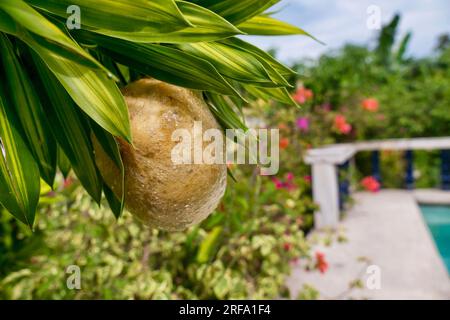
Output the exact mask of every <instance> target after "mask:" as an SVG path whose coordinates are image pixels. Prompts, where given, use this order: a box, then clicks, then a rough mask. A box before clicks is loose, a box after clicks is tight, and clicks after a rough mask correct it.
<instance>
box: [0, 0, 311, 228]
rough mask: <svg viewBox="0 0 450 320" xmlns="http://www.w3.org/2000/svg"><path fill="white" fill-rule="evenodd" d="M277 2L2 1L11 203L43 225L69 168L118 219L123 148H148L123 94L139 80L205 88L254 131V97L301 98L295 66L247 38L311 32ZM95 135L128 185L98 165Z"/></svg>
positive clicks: (221, 108)
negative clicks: (137, 136)
mask: <svg viewBox="0 0 450 320" xmlns="http://www.w3.org/2000/svg"><path fill="white" fill-rule="evenodd" d="M277 2H279V1H278V0H242V1H235V0H219V1H211V0H192V1H176V0H151V1H150V0H99V1H91V0H2V1H1V2H0V52H1V59H0V65H1V68H0V70H1V72H0V79H1V82H0V83H1V85H0V124H1V125H0V147H1V153H0V203H1V204H2V205H3V206H4V207H5V209H6V210H7V211H9V212H10V213H11V214H12V215H14V217H16V218H17V219H19V220H20V221H21V222H23V223H25V224H26V225H28V226H29V227H31V228H32V227H33V225H34V221H35V212H36V207H37V204H38V200H39V190H40V185H41V179H42V181H44V182H45V183H46V184H48V185H49V186H54V181H55V175H56V172H57V171H58V170H59V171H61V172H62V173H63V174H64V175H65V176H67V175H68V173H69V171H73V173H74V174H75V175H76V176H77V177H78V179H79V181H80V183H81V185H82V186H83V188H84V189H85V190H86V191H87V193H88V194H89V195H90V196H91V197H92V199H93V200H94V201H95V202H97V203H101V199H102V196H103V195H104V196H105V198H106V199H107V202H108V203H109V205H110V207H111V210H112V211H113V213H114V215H115V216H116V217H119V216H120V215H121V213H122V211H123V208H124V206H125V205H126V202H127V200H130V201H131V200H132V199H127V198H128V197H127V190H126V187H127V184H125V181H127V179H129V178H130V176H132V172H131V171H130V170H131V169H130V166H129V163H127V161H124V158H123V156H122V155H123V154H122V153H121V152H122V151H123V148H124V146H125V147H126V148H135V147H137V148H138V147H141V146H140V145H134V141H135V140H134V139H133V138H134V137H133V134H132V133H135V132H134V129H135V128H133V123H130V119H129V112H128V108H127V104H126V102H125V99H124V97H123V94H122V92H121V89H122V88H123V87H125V86H126V85H127V84H129V83H131V82H133V81H135V80H138V79H140V78H143V77H151V78H154V79H157V80H159V81H162V82H166V83H169V84H172V85H175V86H179V87H184V88H186V89H189V90H194V91H196V93H198V94H199V96H200V97H201V99H203V100H204V106H205V107H204V108H209V111H210V112H211V113H212V114H213V115H214V116H215V117H216V119H217V121H218V122H219V123H220V124H221V125H222V127H223V128H245V125H244V122H243V119H242V118H241V117H240V111H239V110H240V109H241V108H242V106H243V105H244V104H245V103H246V102H247V101H249V100H250V99H253V98H262V99H265V100H270V99H273V100H277V101H279V102H281V103H284V104H290V105H294V104H295V101H294V100H293V99H292V97H291V95H290V94H289V92H288V88H291V87H292V83H290V81H289V80H288V79H291V78H293V76H294V75H295V73H294V72H293V71H292V70H291V69H289V68H288V67H286V66H284V65H283V64H281V63H279V62H278V61H277V60H275V59H274V58H273V57H271V56H270V55H269V54H267V53H266V52H264V51H262V50H260V49H258V48H257V47H255V46H253V45H251V44H249V43H248V42H246V41H244V40H242V39H240V38H237V37H236V36H238V35H245V34H251V35H292V34H302V35H307V33H306V32H304V31H303V30H302V29H299V28H297V27H294V26H291V25H289V24H286V23H284V22H281V21H278V20H276V19H275V18H273V17H271V16H270V14H268V13H267V10H268V9H269V8H270V7H271V6H273V5H274V4H276V3H277ZM69 6H70V8H72V9H74V11H73V14H74V15H70V16H69V14H68V13H67V12H70V11H68V8H69ZM75 9H78V10H75ZM77 12H78V13H79V17H78V18H79V21H78V25H77V23H76V22H77V21H76V20H77V16H76V14H77ZM68 18H70V19H71V22H72V23H68ZM73 22H75V23H73ZM161 94H163V93H161ZM244 96H245V97H247V98H244ZM167 108H169V107H167ZM93 140H95V141H96V142H97V143H98V145H99V149H101V150H102V151H103V152H104V153H105V156H106V157H107V158H108V159H109V160H110V162H111V164H112V165H114V166H115V167H116V168H117V175H116V185H117V184H118V185H119V186H118V187H117V186H116V187H114V186H113V185H112V184H111V183H108V181H105V180H104V178H103V176H102V174H101V172H100V171H99V169H98V167H97V164H96V155H95V153H94V152H93V149H94V148H93ZM117 141H120V142H121V145H120V146H119V145H118V143H117ZM130 179H132V178H130ZM152 183H153V184H158V183H160V182H158V181H154V182H152ZM152 183H149V184H146V185H145V186H144V187H143V188H145V189H152V188H154V187H155V189H156V190H157V189H158V188H157V186H156V185H152ZM193 189H195V188H193ZM137 192H138V193H139V190H138V191H137ZM170 192H171V191H170V188H169V191H168V193H169V194H170ZM192 192H194V191H193V190H192ZM133 194H134V193H133ZM168 199H169V200H170V199H171V198H170V197H169V198H168ZM169 200H168V201H169ZM138 211H139V210H138ZM172 218H173V217H172ZM168 219H169V218H168Z"/></svg>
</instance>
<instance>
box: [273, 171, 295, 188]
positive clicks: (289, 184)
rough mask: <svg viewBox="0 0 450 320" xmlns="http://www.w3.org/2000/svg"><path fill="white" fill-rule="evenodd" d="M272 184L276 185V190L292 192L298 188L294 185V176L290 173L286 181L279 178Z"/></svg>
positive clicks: (274, 179)
mask: <svg viewBox="0 0 450 320" xmlns="http://www.w3.org/2000/svg"><path fill="white" fill-rule="evenodd" d="M272 182H273V183H274V184H275V188H276V189H277V190H280V189H286V190H288V191H292V190H295V189H296V188H297V186H296V185H295V183H294V174H293V173H292V172H288V173H287V174H286V176H285V180H284V181H282V180H280V179H278V178H273V179H272Z"/></svg>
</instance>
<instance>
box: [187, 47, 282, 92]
mask: <svg viewBox="0 0 450 320" xmlns="http://www.w3.org/2000/svg"><path fill="white" fill-rule="evenodd" d="M179 48H180V49H182V50H183V51H185V52H187V53H190V54H192V55H195V56H196V57H199V58H202V59H205V60H207V61H209V62H210V63H211V64H212V65H213V66H214V67H216V69H217V70H218V71H219V72H220V73H221V74H222V75H224V76H226V77H229V78H231V79H233V80H237V81H239V82H246V83H256V84H259V85H261V86H271V87H279V86H281V84H280V83H279V82H280V80H279V79H277V80H278V83H276V82H275V81H273V80H272V79H271V77H270V76H269V74H268V73H267V71H266V69H265V68H264V66H263V64H262V63H261V62H260V61H259V60H258V59H257V58H256V57H255V56H253V55H251V54H250V53H248V52H246V51H245V50H241V49H240V48H237V47H235V46H228V45H227V44H225V43H220V42H202V43H193V44H184V45H180V46H179ZM283 80H284V79H283Z"/></svg>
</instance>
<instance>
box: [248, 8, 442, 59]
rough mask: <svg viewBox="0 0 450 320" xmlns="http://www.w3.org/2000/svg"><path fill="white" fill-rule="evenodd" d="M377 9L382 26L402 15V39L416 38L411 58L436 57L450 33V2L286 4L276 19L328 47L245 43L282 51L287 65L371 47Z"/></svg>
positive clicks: (308, 42)
mask: <svg viewBox="0 0 450 320" xmlns="http://www.w3.org/2000/svg"><path fill="white" fill-rule="evenodd" d="M371 6H376V7H377V8H378V9H379V12H380V17H381V22H382V24H384V23H386V22H388V21H390V20H391V19H392V17H393V15H394V14H395V13H396V12H398V13H400V14H401V16H402V19H401V22H400V26H399V37H401V36H402V35H404V34H405V33H407V32H408V31H412V33H413V36H412V39H411V41H410V45H409V49H408V52H407V54H409V55H410V56H414V57H423V56H426V55H429V54H431V53H432V52H433V48H434V47H435V44H436V39H437V37H438V36H439V35H440V34H443V33H450V0H282V1H281V2H280V3H279V4H277V5H276V6H275V7H273V8H272V9H270V11H273V10H274V9H275V10H280V11H279V12H277V13H276V14H275V15H274V17H276V18H278V19H280V20H283V21H286V22H289V23H291V24H293V25H296V26H298V27H301V28H302V29H304V30H306V31H307V32H309V33H311V34H312V35H314V36H315V37H316V38H318V39H320V40H321V41H323V42H325V43H326V45H321V44H320V43H317V42H315V41H314V40H312V39H310V38H307V37H304V36H282V37H263V36H258V37H255V36H251V37H250V36H247V37H244V38H245V39H246V40H248V41H250V42H252V43H253V44H255V45H257V46H259V47H261V48H263V49H271V48H277V49H278V51H277V58H279V59H280V60H282V61H284V62H286V63H288V62H293V61H295V60H296V59H298V58H305V57H309V58H316V57H318V56H320V55H321V54H322V53H324V52H327V51H330V50H336V49H338V48H340V47H342V46H343V45H344V44H345V43H354V44H368V45H370V44H371V43H373V41H374V39H376V35H377V33H378V31H377V30H375V29H370V28H369V27H368V26H367V21H368V19H372V18H373V17H374V16H373V11H371V12H369V13H367V10H368V8H369V7H371ZM369 21H371V20H369Z"/></svg>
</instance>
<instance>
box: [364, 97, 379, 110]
mask: <svg viewBox="0 0 450 320" xmlns="http://www.w3.org/2000/svg"><path fill="white" fill-rule="evenodd" d="M362 106H363V108H364V110H367V111H370V112H377V111H378V100H377V99H374V98H367V99H364V100H363V101H362Z"/></svg>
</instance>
